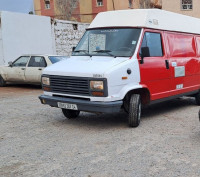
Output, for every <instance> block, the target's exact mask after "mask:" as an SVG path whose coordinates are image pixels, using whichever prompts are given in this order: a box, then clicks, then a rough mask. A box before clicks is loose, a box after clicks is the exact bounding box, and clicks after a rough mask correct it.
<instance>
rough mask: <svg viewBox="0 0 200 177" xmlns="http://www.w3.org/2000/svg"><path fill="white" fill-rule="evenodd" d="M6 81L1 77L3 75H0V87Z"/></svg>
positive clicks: (3, 85)
mask: <svg viewBox="0 0 200 177" xmlns="http://www.w3.org/2000/svg"><path fill="white" fill-rule="evenodd" d="M5 86H6V81H5V80H4V79H3V77H2V76H1V75H0V87H5Z"/></svg>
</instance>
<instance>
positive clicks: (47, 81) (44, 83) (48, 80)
mask: <svg viewBox="0 0 200 177" xmlns="http://www.w3.org/2000/svg"><path fill="white" fill-rule="evenodd" d="M42 85H50V79H49V78H48V77H42Z"/></svg>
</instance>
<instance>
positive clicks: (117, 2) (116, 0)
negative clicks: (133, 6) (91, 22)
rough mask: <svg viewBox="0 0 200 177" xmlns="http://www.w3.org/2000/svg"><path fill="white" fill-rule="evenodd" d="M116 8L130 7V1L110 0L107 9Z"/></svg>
mask: <svg viewBox="0 0 200 177" xmlns="http://www.w3.org/2000/svg"><path fill="white" fill-rule="evenodd" d="M113 4H114V5H113ZM114 8H115V10H122V9H129V2H128V0H123V1H122V0H113V1H112V0H108V1H107V9H108V10H114Z"/></svg>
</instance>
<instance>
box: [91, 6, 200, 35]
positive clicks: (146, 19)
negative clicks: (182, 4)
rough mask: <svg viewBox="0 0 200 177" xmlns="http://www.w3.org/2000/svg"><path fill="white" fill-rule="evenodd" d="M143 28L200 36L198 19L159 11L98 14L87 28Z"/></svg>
mask: <svg viewBox="0 0 200 177" xmlns="http://www.w3.org/2000/svg"><path fill="white" fill-rule="evenodd" d="M102 27H145V28H153V29H161V30H167V31H179V32H186V33H196V34H200V19H199V18H194V17H190V16H186V15H181V14H177V13H173V12H169V11H165V10H160V9H134V10H118V11H108V12H101V13H99V14H98V15H97V16H96V18H95V19H94V20H93V21H92V23H91V24H90V26H89V29H90V28H102Z"/></svg>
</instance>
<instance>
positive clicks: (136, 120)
mask: <svg viewBox="0 0 200 177" xmlns="http://www.w3.org/2000/svg"><path fill="white" fill-rule="evenodd" d="M141 107H142V105H141V97H140V95H139V94H133V95H131V99H130V104H129V114H128V124H129V126H130V127H138V126H139V124H140V118H141Z"/></svg>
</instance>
